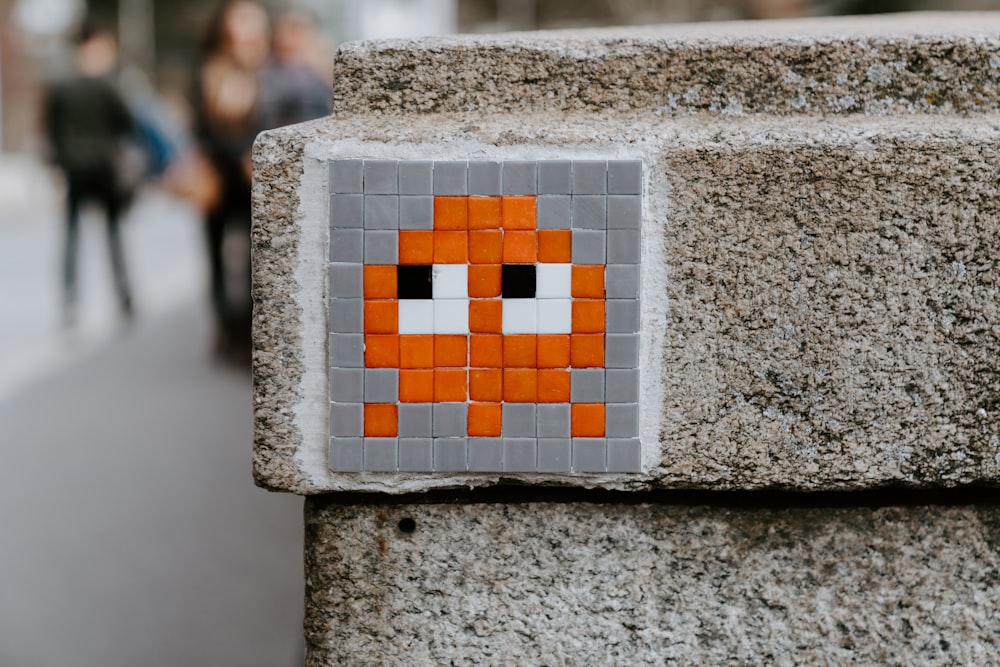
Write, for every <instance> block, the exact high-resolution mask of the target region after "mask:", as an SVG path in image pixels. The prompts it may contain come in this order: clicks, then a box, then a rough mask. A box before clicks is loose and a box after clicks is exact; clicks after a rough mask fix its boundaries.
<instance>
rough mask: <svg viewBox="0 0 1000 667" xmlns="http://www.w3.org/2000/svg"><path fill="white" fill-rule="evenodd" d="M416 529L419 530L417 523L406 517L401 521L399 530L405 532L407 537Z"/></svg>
mask: <svg viewBox="0 0 1000 667" xmlns="http://www.w3.org/2000/svg"><path fill="white" fill-rule="evenodd" d="M416 529H417V522H416V521H414V520H413V519H411V518H410V517H405V518H403V519H400V520H399V530H400V532H403V533H406V534H407V535H409V534H410V533H412V532H413V531H415V530H416Z"/></svg>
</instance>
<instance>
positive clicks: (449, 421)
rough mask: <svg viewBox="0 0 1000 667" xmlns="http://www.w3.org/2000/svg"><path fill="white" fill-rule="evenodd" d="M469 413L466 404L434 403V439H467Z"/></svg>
mask: <svg viewBox="0 0 1000 667" xmlns="http://www.w3.org/2000/svg"><path fill="white" fill-rule="evenodd" d="M467 412H468V405H467V404H466V403H434V411H433V415H432V419H433V423H434V437H435V438H439V437H449V436H450V437H465V435H466V430H467V427H466V424H467V421H466V419H467V418H466V413H467Z"/></svg>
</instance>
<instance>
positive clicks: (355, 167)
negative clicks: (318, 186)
mask: <svg viewBox="0 0 1000 667" xmlns="http://www.w3.org/2000/svg"><path fill="white" fill-rule="evenodd" d="M363 165H364V162H363V161H362V160H331V161H330V172H329V173H330V193H331V194H334V193H341V192H343V193H360V192H362V184H363V182H364V181H363V180H362V177H363V173H364V167H363Z"/></svg>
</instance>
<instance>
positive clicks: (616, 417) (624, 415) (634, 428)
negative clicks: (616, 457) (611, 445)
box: [605, 403, 639, 438]
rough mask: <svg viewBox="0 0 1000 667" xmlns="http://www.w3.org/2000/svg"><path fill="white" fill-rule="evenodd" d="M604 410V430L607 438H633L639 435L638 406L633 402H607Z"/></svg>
mask: <svg viewBox="0 0 1000 667" xmlns="http://www.w3.org/2000/svg"><path fill="white" fill-rule="evenodd" d="M605 410H606V411H607V413H606V415H607V416H606V424H607V427H606V431H605V435H607V436H608V437H609V438H635V437H638V436H639V406H638V405H637V404H635V403H609V404H608V405H607V406H606V407H605Z"/></svg>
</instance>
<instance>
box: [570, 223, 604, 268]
mask: <svg viewBox="0 0 1000 667" xmlns="http://www.w3.org/2000/svg"><path fill="white" fill-rule="evenodd" d="M606 234H607V232H605V231H603V230H596V229H574V230H573V263H574V264H604V257H605V255H604V249H605V243H606V238H607V237H606Z"/></svg>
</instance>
